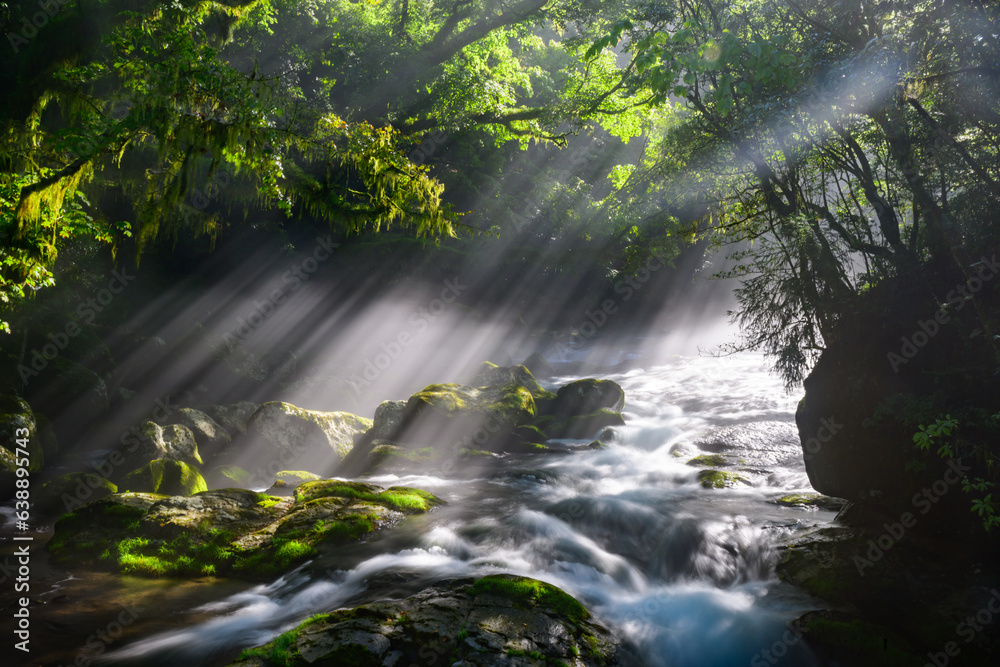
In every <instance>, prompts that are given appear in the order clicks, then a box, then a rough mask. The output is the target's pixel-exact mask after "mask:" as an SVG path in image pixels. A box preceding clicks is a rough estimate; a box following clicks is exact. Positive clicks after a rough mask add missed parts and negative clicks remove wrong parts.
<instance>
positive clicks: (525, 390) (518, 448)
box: [338, 363, 625, 475]
mask: <svg viewBox="0 0 1000 667" xmlns="http://www.w3.org/2000/svg"><path fill="white" fill-rule="evenodd" d="M475 381H476V382H477V383H479V384H480V386H475V387H472V386H467V385H462V384H454V383H450V384H434V385H430V386H428V387H425V388H424V389H423V390H422V391H419V392H417V393H416V394H413V395H412V396H410V398H409V400H407V401H406V403H405V404H404V403H401V402H399V401H386V402H385V403H382V404H381V405H380V406H379V407H378V409H377V410H376V412H375V420H374V426H373V428H372V429H371V430H370V431H369V432H368V433H366V434H365V435H364V436H363V437H362V438H360V439H359V440H358V444H357V445H356V447H355V448H354V450H353V451H352V452H351V454H350V455H348V456H347V457H346V458H345V460H344V463H343V466H342V467H341V468H340V470H339V471H338V474H341V475H358V474H363V473H370V472H372V471H373V470H375V469H376V468H379V469H384V467H385V466H392V469H393V471H401V470H414V469H420V468H421V467H426V465H428V464H438V465H440V467H441V469H446V470H466V469H467V468H468V466H461V465H459V463H458V462H459V460H460V459H465V460H466V461H468V459H469V457H470V455H472V456H473V457H474V458H481V459H482V461H483V462H484V463H486V462H488V461H490V462H492V461H495V460H496V458H495V457H494V456H492V455H493V454H500V453H534V452H539V451H549V450H550V449H556V450H558V449H559V448H553V447H550V445H549V444H547V441H549V440H550V439H552V438H592V437H593V436H595V435H597V434H598V433H600V432H602V431H604V430H606V429H608V427H612V426H620V425H622V424H624V423H625V422H624V419H623V418H622V415H621V413H619V412H617V411H615V409H614V408H615V407H618V408H620V406H621V404H622V402H623V400H624V399H623V396H624V393H623V392H622V391H621V387H619V386H618V385H617V384H615V383H614V382H610V381H604V380H587V381H581V382H579V383H571V384H570V385H567V387H568V389H567V390H566V391H564V392H563V394H562V396H563V397H562V399H560V398H559V395H558V394H553V393H551V392H548V391H546V390H545V389H544V388H542V386H541V385H539V384H538V382H537V381H535V379H534V377H533V376H532V375H531V372H530V371H529V370H528V369H527V368H525V367H523V366H510V367H500V366H495V365H493V364H489V363H487V364H485V365H484V368H483V369H482V371H481V372H480V373H479V375H477V376H476V380H475ZM564 389H566V388H565V387H564ZM581 406H582V407H588V408H591V409H590V410H589V411H588V412H582V413H581V412H575V410H577V409H578V408H580V407H581ZM428 448H430V449H428ZM480 454H485V456H480ZM407 464H412V465H410V466H409V467H407Z"/></svg>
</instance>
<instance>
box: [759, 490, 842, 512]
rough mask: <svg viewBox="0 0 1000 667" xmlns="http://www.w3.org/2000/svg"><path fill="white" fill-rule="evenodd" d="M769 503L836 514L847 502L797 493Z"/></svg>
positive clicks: (813, 494) (812, 494)
mask: <svg viewBox="0 0 1000 667" xmlns="http://www.w3.org/2000/svg"><path fill="white" fill-rule="evenodd" d="M768 502H771V503H774V504H775V505H782V506H784V507H798V508H802V509H817V508H818V509H824V510H831V511H834V512H837V511H840V510H841V509H843V507H844V505H846V504H847V501H846V500H844V499H843V498H831V497H830V496H824V495H822V494H820V493H797V494H792V495H787V496H782V497H780V498H775V499H774V500H770V501H768Z"/></svg>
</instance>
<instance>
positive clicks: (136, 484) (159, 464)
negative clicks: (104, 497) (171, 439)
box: [124, 459, 208, 496]
mask: <svg viewBox="0 0 1000 667" xmlns="http://www.w3.org/2000/svg"><path fill="white" fill-rule="evenodd" d="M124 486H125V487H126V488H127V489H128V490H129V491H138V492H146V493H163V494H166V495H171V496H193V495H194V494H196V493H200V492H202V491H208V484H206V483H205V478H204V477H202V476H201V473H200V472H198V469H197V468H195V467H194V466H191V465H188V464H187V463H184V462H183V461H169V460H165V459H156V460H154V461H150V462H149V463H147V464H146V465H144V466H142V467H141V468H139V469H137V470H133V471H132V472H130V473H129V474H128V475H126V476H125V481H124Z"/></svg>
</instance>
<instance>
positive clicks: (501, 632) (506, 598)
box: [234, 575, 634, 667]
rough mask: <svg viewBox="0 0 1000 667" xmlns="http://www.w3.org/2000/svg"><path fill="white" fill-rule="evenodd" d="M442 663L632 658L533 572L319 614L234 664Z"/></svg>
mask: <svg viewBox="0 0 1000 667" xmlns="http://www.w3.org/2000/svg"><path fill="white" fill-rule="evenodd" d="M276 647H283V648H282V649H281V653H282V657H281V658H280V659H281V660H283V662H281V663H280V664H283V665H289V666H296V665H303V666H304V665H309V664H329V665H348V664H350V665H373V666H381V665H410V664H427V663H428V661H429V660H430V657H431V656H434V661H435V662H436V661H441V664H450V665H465V666H474V667H487V666H490V667H493V666H496V665H509V666H512V667H522V666H523V667H528V666H529V665H530V666H535V665H560V664H561V665H567V666H568V665H572V666H573V667H584V666H588V665H625V664H630V660H631V659H632V658H633V657H634V656H631V655H629V652H628V650H627V649H624V648H623V647H622V645H621V642H620V641H619V639H618V638H617V637H616V636H615V635H613V634H612V633H611V632H610V631H609V630H608V629H607V628H605V627H604V626H602V625H601V624H599V623H598V622H597V621H596V620H595V619H594V618H593V617H592V616H591V614H590V613H589V612H588V611H587V609H586V608H584V607H583V605H581V604H580V603H579V602H577V601H576V600H575V599H574V598H572V597H571V596H569V595H568V594H566V593H565V592H563V591H561V590H560V589H558V588H556V587H555V586H552V585H550V584H546V583H543V582H540V581H537V580H534V579H528V578H524V577H516V576H513V575H492V576H488V577H483V578H481V579H478V580H473V579H459V580H451V581H446V582H440V583H438V584H437V585H435V586H434V587H432V588H428V589H426V590H424V591H421V592H420V593H417V594H416V595H413V596H411V597H409V598H406V599H404V600H399V601H392V602H375V603H372V604H366V605H361V606H360V607H356V608H354V609H342V610H339V611H335V612H332V613H329V614H320V615H318V616H315V617H313V618H311V619H310V620H309V621H307V622H305V623H303V624H302V625H300V626H299V627H298V628H295V629H294V630H291V631H290V632H288V633H286V634H285V635H282V636H281V637H279V638H278V639H276V640H275V641H274V642H272V643H270V644H266V645H264V646H261V647H259V648H254V649H248V650H246V651H244V652H243V653H242V654H241V656H240V658H239V660H238V662H236V663H234V667H249V666H250V665H266V666H271V665H277V664H279V663H278V660H279V658H278V657H277V652H276Z"/></svg>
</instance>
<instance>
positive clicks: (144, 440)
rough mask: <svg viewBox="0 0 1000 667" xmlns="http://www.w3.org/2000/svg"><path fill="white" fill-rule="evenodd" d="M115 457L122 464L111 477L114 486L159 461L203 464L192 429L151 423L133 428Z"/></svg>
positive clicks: (191, 464) (192, 464) (178, 425)
mask: <svg viewBox="0 0 1000 667" xmlns="http://www.w3.org/2000/svg"><path fill="white" fill-rule="evenodd" d="M113 456H117V457H119V459H118V460H119V461H120V462H119V463H118V464H117V465H116V467H115V472H114V473H113V474H112V479H113V480H114V481H115V482H121V481H123V476H124V474H126V473H127V472H129V471H131V470H137V469H139V468H142V467H143V466H145V465H146V464H148V463H149V462H151V461H156V460H158V459H162V460H165V461H181V462H183V463H186V464H188V465H190V466H200V465H201V464H202V463H203V461H202V458H201V454H200V453H199V452H198V443H197V442H195V439H194V434H193V433H191V429H189V428H188V427H187V426H182V425H180V424H170V425H169V426H160V425H159V424H157V423H155V422H152V421H146V422H143V423H141V424H139V425H138V426H134V427H132V428H131V429H130V430H129V433H128V435H127V436H126V437H125V439H124V440H123V442H122V445H121V447H120V448H119V449H118V452H117V454H115V455H113Z"/></svg>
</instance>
